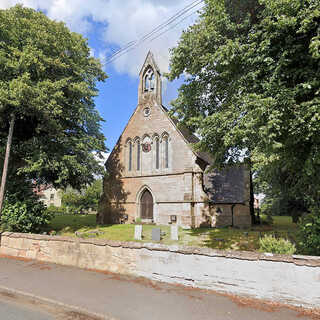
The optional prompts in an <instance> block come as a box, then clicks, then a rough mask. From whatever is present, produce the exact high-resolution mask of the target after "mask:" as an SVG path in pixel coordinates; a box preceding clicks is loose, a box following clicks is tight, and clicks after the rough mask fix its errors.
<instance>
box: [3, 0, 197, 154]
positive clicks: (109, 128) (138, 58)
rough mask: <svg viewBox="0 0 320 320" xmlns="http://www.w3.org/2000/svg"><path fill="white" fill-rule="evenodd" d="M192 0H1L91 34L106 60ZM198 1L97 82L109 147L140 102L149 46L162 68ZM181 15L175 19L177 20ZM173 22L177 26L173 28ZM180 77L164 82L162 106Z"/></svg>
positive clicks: (91, 41) (174, 91)
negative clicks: (27, 8)
mask: <svg viewBox="0 0 320 320" xmlns="http://www.w3.org/2000/svg"><path fill="white" fill-rule="evenodd" d="M194 2H195V1H194V0H90V1H87V0H0V9H7V8H10V7H11V6H14V5H15V4H17V3H21V4H22V5H24V6H26V7H31V8H34V9H36V10H41V11H43V12H45V13H46V15H47V16H48V17H49V18H51V19H54V20H57V21H63V22H65V23H66V25H67V26H68V27H69V28H70V29H71V30H72V31H75V32H78V33H81V34H82V35H83V36H84V37H86V38H88V43H89V46H90V48H91V49H92V55H93V56H95V57H96V58H99V59H101V61H102V62H103V63H105V62H106V59H107V58H108V57H109V56H110V55H111V54H112V53H113V52H114V51H115V50H117V49H119V48H122V47H123V46H125V45H126V44H127V43H128V42H130V41H134V40H137V39H140V38H141V37H142V36H144V35H145V34H147V33H148V32H150V31H151V30H153V29H154V28H155V27H157V26H158V25H160V24H162V23H163V22H165V21H166V20H167V19H169V18H170V17H172V16H173V15H175V14H176V13H177V12H179V11H180V10H182V9H183V8H185V7H186V6H188V5H190V4H191V3H194ZM202 5H203V4H201V3H199V4H197V3H196V5H195V7H193V8H191V7H190V11H189V12H188V13H187V14H186V15H185V16H182V17H181V18H180V19H181V20H182V18H184V17H186V16H188V15H190V14H191V15H190V16H189V17H188V18H186V19H184V20H183V21H181V23H179V24H178V25H176V26H175V24H176V23H173V24H172V25H171V26H169V27H171V28H170V30H168V32H166V33H165V34H163V35H162V36H160V37H158V38H157V39H155V40H154V41H149V42H148V41H146V42H144V43H142V44H141V45H139V46H138V47H137V48H136V49H134V50H132V51H130V52H129V53H127V54H125V55H123V56H121V57H120V58H118V59H117V60H115V61H114V62H112V63H109V64H106V65H105V67H104V70H105V71H106V73H107V75H108V79H107V80H106V82H105V83H99V84H98V89H99V96H98V97H97V98H96V107H97V109H98V110H99V112H100V114H101V116H102V117H103V118H104V119H105V122H104V123H102V131H103V133H104V135H105V136H106V145H107V147H108V148H109V150H110V151H111V149H112V148H113V147H114V145H115V143H116V141H117V139H118V137H119V136H120V134H121V132H122V130H123V129H124V127H125V125H126V124H127V122H128V120H129V118H130V116H131V114H132V113H133V111H134V109H135V108H136V106H137V91H138V74H139V71H140V68H141V66H142V64H143V62H144V59H145V57H146V54H147V52H148V51H149V50H151V51H152V52H153V54H154V56H155V59H156V61H157V63H158V65H159V67H160V70H161V72H167V71H168V66H169V48H172V47H174V46H175V45H176V44H177V41H178V39H179V37H180V35H181V32H182V30H184V29H186V28H187V27H188V26H189V25H191V24H193V23H194V22H195V21H196V19H197V13H196V11H197V10H198V9H200V8H201V6H202ZM180 19H178V20H176V22H179V21H180ZM173 26H174V27H173ZM172 27H173V28H172ZM181 83H182V81H181V80H179V81H174V82H173V83H169V82H168V81H166V80H165V81H164V82H163V104H164V105H165V106H169V105H170V101H172V100H173V99H174V98H176V96H177V89H178V87H179V86H180V85H181Z"/></svg>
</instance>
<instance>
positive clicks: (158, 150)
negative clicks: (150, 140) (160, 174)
mask: <svg viewBox="0 0 320 320" xmlns="http://www.w3.org/2000/svg"><path fill="white" fill-rule="evenodd" d="M159 167H160V141H159V138H158V137H156V169H159Z"/></svg>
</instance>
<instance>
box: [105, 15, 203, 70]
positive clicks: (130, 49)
mask: <svg viewBox="0 0 320 320" xmlns="http://www.w3.org/2000/svg"><path fill="white" fill-rule="evenodd" d="M197 11H198V10H195V11H194V12H192V13H191V14H189V15H188V16H186V17H184V18H183V19H181V20H179V22H177V23H176V24H174V25H173V26H171V28H168V29H166V30H165V31H163V32H162V33H160V34H158V35H156V36H155V37H154V38H152V39H151V40H149V42H152V41H154V40H156V39H158V38H159V37H161V36H162V35H163V34H165V33H167V32H168V31H170V30H172V29H174V28H175V27H176V26H177V25H179V24H180V23H181V22H182V21H184V20H185V19H187V18H189V17H190V16H192V15H193V14H194V13H196V12H197ZM143 42H144V41H143ZM141 43H142V42H141ZM141 43H139V44H137V45H135V46H133V47H131V48H127V49H126V50H124V51H122V52H120V53H119V54H118V55H117V56H116V57H114V58H111V59H109V60H108V61H106V63H105V64H110V63H112V62H113V61H115V60H117V59H118V58H120V57H121V56H123V55H125V54H126V53H128V52H130V51H132V50H134V49H135V48H137V47H138V45H140V44H141Z"/></svg>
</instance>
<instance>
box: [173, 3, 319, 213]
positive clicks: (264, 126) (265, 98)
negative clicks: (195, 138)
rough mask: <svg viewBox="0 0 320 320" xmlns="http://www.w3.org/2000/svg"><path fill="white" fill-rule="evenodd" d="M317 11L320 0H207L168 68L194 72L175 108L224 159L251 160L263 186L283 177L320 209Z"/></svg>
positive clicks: (291, 194)
mask: <svg viewBox="0 0 320 320" xmlns="http://www.w3.org/2000/svg"><path fill="white" fill-rule="evenodd" d="M319 8H320V2H319V0H290V1H289V0H272V1H271V0H259V1H258V0H250V1H249V0H248V1H231V0H206V6H205V7H204V9H203V10H202V12H201V15H200V18H199V20H198V22H197V23H196V24H195V25H193V26H191V27H190V28H189V29H188V30H187V31H185V32H184V33H183V34H182V36H181V39H180V42H179V44H178V46H177V47H176V48H174V49H173V50H172V52H171V53H172V56H171V64H170V66H171V71H170V73H169V75H168V77H169V79H171V80H173V79H175V78H178V77H179V76H180V75H182V74H187V75H188V77H186V81H185V83H184V84H183V85H182V86H181V88H180V90H179V97H178V98H177V100H176V101H174V103H173V108H172V114H175V115H176V116H177V117H178V118H179V119H180V120H181V121H182V122H183V123H184V124H186V125H187V126H188V127H189V128H190V129H191V130H193V131H196V132H197V133H198V134H199V135H200V136H201V138H202V139H201V142H200V143H199V144H198V145H197V147H198V148H199V149H201V150H204V151H208V152H210V153H211V154H212V156H213V158H214V160H215V164H216V165H217V166H222V165H224V164H226V163H234V162H239V161H241V160H242V159H243V157H247V158H249V159H250V162H251V164H252V168H253V171H254V174H255V177H256V178H259V181H260V182H261V183H265V184H267V185H268V187H271V188H273V187H274V188H277V187H278V186H279V181H281V183H282V184H285V185H286V192H287V194H286V196H287V197H288V198H290V199H299V198H301V196H303V201H304V202H305V203H307V204H308V206H309V207H310V206H318V207H320V200H319V199H320V151H319V148H320V121H319V120H320V90H319V87H320V70H319V66H320V51H319V49H320V32H319V30H320V10H319ZM278 177H281V179H280V180H279V179H277V178H278ZM279 190H280V189H279Z"/></svg>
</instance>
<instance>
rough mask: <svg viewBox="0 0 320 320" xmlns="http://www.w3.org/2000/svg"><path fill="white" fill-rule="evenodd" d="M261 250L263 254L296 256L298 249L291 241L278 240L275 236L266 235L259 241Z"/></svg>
mask: <svg viewBox="0 0 320 320" xmlns="http://www.w3.org/2000/svg"><path fill="white" fill-rule="evenodd" d="M259 245H260V248H259V250H260V251H262V252H271V253H278V254H294V253H295V252H296V247H295V245H294V244H293V243H291V242H290V241H289V240H286V239H283V238H280V239H277V238H275V237H274V236H273V235H265V236H264V237H263V238H261V239H260V240H259Z"/></svg>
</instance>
